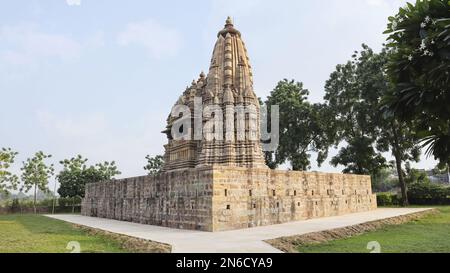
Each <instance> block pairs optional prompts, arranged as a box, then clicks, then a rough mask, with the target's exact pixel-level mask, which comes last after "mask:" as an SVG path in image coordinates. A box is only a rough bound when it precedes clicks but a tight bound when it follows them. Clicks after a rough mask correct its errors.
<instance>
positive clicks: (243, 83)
mask: <svg viewBox="0 0 450 273" xmlns="http://www.w3.org/2000/svg"><path fill="white" fill-rule="evenodd" d="M207 78H208V87H207V89H209V90H214V92H215V93H216V94H219V93H222V94H223V92H224V91H225V90H226V88H230V89H231V90H232V91H233V92H234V95H235V96H236V98H237V97H238V96H239V94H241V95H244V94H246V93H247V94H249V93H251V94H253V73H252V67H251V65H250V62H249V58H248V55H247V49H246V48H245V43H244V42H243V41H242V38H241V33H240V32H239V31H238V30H237V29H235V28H234V24H233V22H232V20H231V18H230V17H228V18H227V20H226V22H225V27H224V29H223V30H221V31H220V32H219V34H218V36H217V41H216V44H215V46H214V51H213V54H212V58H211V65H210V68H209V73H208V77H207ZM244 96H245V95H244Z"/></svg>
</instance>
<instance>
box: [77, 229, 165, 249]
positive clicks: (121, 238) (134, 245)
mask: <svg viewBox="0 0 450 273" xmlns="http://www.w3.org/2000/svg"><path fill="white" fill-rule="evenodd" d="M72 225H73V226H74V227H75V228H77V229H81V230H83V231H85V232H86V233H88V234H90V235H100V236H105V237H107V238H108V239H111V240H114V241H117V242H119V244H120V246H121V247H122V248H124V249H126V250H129V251H130V252H137V253H170V252H172V246H171V245H169V244H164V243H160V242H155V241H151V240H145V239H141V238H136V237H132V236H128V235H123V234H118V233H113V232H109V231H104V230H101V229H96V228H91V227H87V226H82V225H77V224H72Z"/></svg>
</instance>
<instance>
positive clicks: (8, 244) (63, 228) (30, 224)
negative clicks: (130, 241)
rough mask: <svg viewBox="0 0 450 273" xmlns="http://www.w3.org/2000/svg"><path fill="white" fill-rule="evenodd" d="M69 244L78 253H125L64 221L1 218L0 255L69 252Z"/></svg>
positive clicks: (118, 247) (38, 217) (20, 217)
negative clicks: (78, 250)
mask: <svg viewBox="0 0 450 273" xmlns="http://www.w3.org/2000/svg"><path fill="white" fill-rule="evenodd" d="M72 241H75V242H78V243H79V245H80V250H81V252H108V253H109V252H127V251H126V250H125V249H122V248H121V247H120V244H119V243H118V242H117V241H114V240H111V239H108V238H107V237H105V236H100V235H95V236H94V235H89V234H87V233H86V232H85V231H82V230H79V229H76V228H74V227H72V226H71V225H70V224H68V223H66V222H63V221H59V220H55V219H50V218H47V217H45V216H42V215H0V252H11V253H22V252H26V253H29V252H32V253H36V252H39V253H48V252H50V253H61V252H70V250H68V249H67V248H66V247H67V245H68V243H69V242H72ZM75 244H76V243H75Z"/></svg>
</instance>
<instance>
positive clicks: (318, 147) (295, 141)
mask: <svg viewBox="0 0 450 273" xmlns="http://www.w3.org/2000/svg"><path fill="white" fill-rule="evenodd" d="M308 95H309V91H308V90H307V89H304V88H303V84H302V83H301V82H295V81H294V80H291V81H288V80H287V79H284V80H283V81H280V82H279V83H278V84H277V86H276V87H275V89H274V90H273V91H272V92H271V93H270V96H269V97H268V98H267V100H266V102H265V104H266V106H267V109H268V110H270V106H272V105H279V107H280V116H279V118H280V143H279V146H278V149H277V151H275V153H273V152H266V154H265V157H266V163H267V164H268V165H269V166H270V167H271V168H276V166H277V165H279V164H282V163H284V162H286V161H288V162H290V163H291V166H292V169H293V170H302V171H304V170H308V169H309V168H310V167H311V162H310V152H317V153H318V157H317V162H318V164H319V165H320V164H322V163H323V161H324V160H325V159H326V157H327V155H328V147H329V139H328V135H327V130H328V127H329V124H328V121H327V120H326V117H327V115H326V113H325V110H326V108H325V107H324V106H323V105H321V104H311V103H309V102H308V101H307V99H308ZM269 115H270V113H269ZM274 157H275V158H274Z"/></svg>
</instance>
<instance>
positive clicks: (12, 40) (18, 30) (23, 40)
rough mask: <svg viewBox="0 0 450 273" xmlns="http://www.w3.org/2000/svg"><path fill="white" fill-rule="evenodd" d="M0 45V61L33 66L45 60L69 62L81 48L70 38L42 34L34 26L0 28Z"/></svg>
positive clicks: (21, 25) (23, 25) (76, 55)
mask: <svg viewBox="0 0 450 273" xmlns="http://www.w3.org/2000/svg"><path fill="white" fill-rule="evenodd" d="M0 44H1V45H2V48H3V50H0V60H2V61H4V62H7V63H9V64H13V65H29V64H35V63H36V62H39V61H42V60H45V59H47V58H55V59H59V60H71V59H74V58H77V57H78V56H79V54H80V51H81V48H82V45H81V44H80V43H78V42H77V41H75V40H74V39H72V38H71V37H67V36H64V35H60V34H50V33H45V32H42V31H41V30H40V29H39V28H38V27H37V25H35V24H20V25H16V26H2V27H0Z"/></svg>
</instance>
